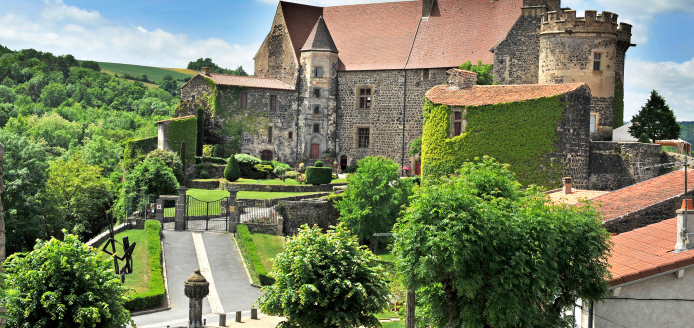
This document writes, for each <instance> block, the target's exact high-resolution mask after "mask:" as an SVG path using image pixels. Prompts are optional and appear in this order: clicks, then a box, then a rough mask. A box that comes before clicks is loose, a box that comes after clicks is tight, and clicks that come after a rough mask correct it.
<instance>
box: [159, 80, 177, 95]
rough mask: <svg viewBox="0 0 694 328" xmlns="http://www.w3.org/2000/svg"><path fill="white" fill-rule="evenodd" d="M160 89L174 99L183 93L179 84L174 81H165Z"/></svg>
mask: <svg viewBox="0 0 694 328" xmlns="http://www.w3.org/2000/svg"><path fill="white" fill-rule="evenodd" d="M169 76H170V75H169ZM159 89H161V90H164V91H166V92H168V93H169V94H170V95H171V96H173V97H178V96H180V92H181V90H180V89H179V88H178V83H176V81H174V80H164V81H163V82H162V83H160V84H159Z"/></svg>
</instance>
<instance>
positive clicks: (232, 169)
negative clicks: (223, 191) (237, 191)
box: [224, 155, 241, 182]
mask: <svg viewBox="0 0 694 328" xmlns="http://www.w3.org/2000/svg"><path fill="white" fill-rule="evenodd" d="M240 177H241V169H239V163H237V162H236V157H234V155H231V156H229V160H227V166H226V167H225V168H224V178H225V179H227V180H229V181H232V182H233V181H236V180H238V179H239V178H240Z"/></svg>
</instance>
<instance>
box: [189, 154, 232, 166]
mask: <svg viewBox="0 0 694 328" xmlns="http://www.w3.org/2000/svg"><path fill="white" fill-rule="evenodd" d="M202 163H213V164H221V165H227V160H226V159H225V158H221V157H203V156H195V164H202Z"/></svg>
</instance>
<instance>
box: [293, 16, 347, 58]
mask: <svg viewBox="0 0 694 328" xmlns="http://www.w3.org/2000/svg"><path fill="white" fill-rule="evenodd" d="M309 50H310V51H329V52H335V53H337V52H339V51H338V50H337V47H336V46H335V42H334V41H333V38H332V37H331V36H330V31H329V30H328V27H327V26H326V25H325V20H324V19H323V17H322V16H321V17H319V18H318V21H317V22H316V26H314V27H313V30H312V31H311V34H309V35H308V38H307V39H306V44H304V46H303V47H302V48H301V51H309Z"/></svg>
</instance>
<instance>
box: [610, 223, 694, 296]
mask: <svg viewBox="0 0 694 328" xmlns="http://www.w3.org/2000/svg"><path fill="white" fill-rule="evenodd" d="M612 242H613V243H614V248H613V249H612V251H611V252H610V254H611V257H610V259H609V260H608V263H609V264H610V266H611V268H610V273H612V280H611V281H610V284H611V285H612V286H617V285H620V284H623V283H627V282H630V281H634V280H637V279H642V278H647V277H650V276H653V275H656V274H658V273H662V272H667V271H670V270H674V269H677V268H682V267H685V266H688V265H692V264H694V250H687V251H684V252H681V253H675V252H673V250H674V248H675V243H676V242H677V218H674V219H668V220H665V221H661V222H658V223H654V224H651V225H648V226H646V227H643V228H639V229H636V230H632V231H629V232H625V233H622V234H619V235H617V236H613V237H612Z"/></svg>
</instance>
